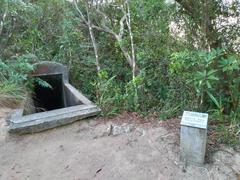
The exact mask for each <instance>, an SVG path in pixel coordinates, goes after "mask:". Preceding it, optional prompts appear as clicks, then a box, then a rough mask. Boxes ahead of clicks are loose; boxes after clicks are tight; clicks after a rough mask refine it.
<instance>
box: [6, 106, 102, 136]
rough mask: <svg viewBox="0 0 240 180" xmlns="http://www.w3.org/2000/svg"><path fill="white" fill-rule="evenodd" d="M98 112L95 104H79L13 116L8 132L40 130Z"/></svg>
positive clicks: (23, 132)
mask: <svg viewBox="0 0 240 180" xmlns="http://www.w3.org/2000/svg"><path fill="white" fill-rule="evenodd" d="M99 112H101V109H100V108H98V107H97V106H95V105H79V106H73V107H69V108H62V109H57V110H53V111H49V112H42V113H36V114H32V115H27V116H23V117H18V118H17V117H15V118H14V119H12V120H11V123H10V126H9V132H10V133H20V134H26V133H34V132H40V131H44V130H47V129H51V128H55V127H58V126H62V125H65V124H69V123H72V122H74V121H77V120H80V119H83V118H86V117H90V116H94V115H97V114H98V113H99Z"/></svg>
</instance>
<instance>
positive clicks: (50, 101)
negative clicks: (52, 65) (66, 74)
mask: <svg viewBox="0 0 240 180" xmlns="http://www.w3.org/2000/svg"><path fill="white" fill-rule="evenodd" d="M38 78H40V79H42V80H43V81H46V82H47V83H48V84H50V85H51V88H49V87H43V86H42V85H40V84H39V83H37V82H35V83H34V92H33V93H32V100H33V104H34V107H35V112H43V111H50V110H54V109H60V108H64V107H65V101H64V89H63V79H62V74H53V75H41V76H38Z"/></svg>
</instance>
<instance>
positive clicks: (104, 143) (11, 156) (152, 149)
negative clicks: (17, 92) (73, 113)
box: [0, 109, 240, 180]
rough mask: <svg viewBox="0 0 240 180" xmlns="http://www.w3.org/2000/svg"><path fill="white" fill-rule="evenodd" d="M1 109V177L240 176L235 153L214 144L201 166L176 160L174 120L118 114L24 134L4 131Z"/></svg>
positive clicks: (152, 179)
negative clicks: (206, 161)
mask: <svg viewBox="0 0 240 180" xmlns="http://www.w3.org/2000/svg"><path fill="white" fill-rule="evenodd" d="M9 111H10V110H9V109H1V112H0V179H1V180H28V179H30V180H35V179H36V180H60V179H61V180H62V179H63V180H92V179H98V180H168V179H173V180H175V179H176V180H180V179H184V180H187V179H191V180H198V179H203V180H206V179H216V180H218V179H219V180H224V179H229V180H239V179H240V176H239V174H240V153H239V152H236V151H234V150H232V149H231V148H226V147H224V146H221V147H219V151H217V152H215V153H211V154H209V155H208V163H206V164H205V165H204V166H203V167H197V166H192V165H189V164H184V163H182V162H180V161H179V127H178V124H179V120H177V119H176V120H172V121H170V123H166V122H159V121H156V120H154V118H150V117H149V118H147V119H146V118H145V119H143V118H141V117H139V116H138V115H137V114H134V113H123V114H121V115H119V116H117V117H115V118H112V119H103V118H94V119H88V120H82V121H78V122H76V123H73V124H70V125H68V126H63V127H60V128H56V129H52V130H49V131H45V132H42V133H36V134H29V135H21V136H18V135H9V134H8V133H7V125H6V122H5V120H4V119H5V117H6V114H7V113H8V112H9Z"/></svg>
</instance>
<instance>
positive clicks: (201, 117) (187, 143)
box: [180, 111, 208, 165]
mask: <svg viewBox="0 0 240 180" xmlns="http://www.w3.org/2000/svg"><path fill="white" fill-rule="evenodd" d="M207 124H208V114H206V113H198V112H191V111H184V112H183V116H182V120H181V133H180V160H181V161H184V162H187V163H192V164H196V165H203V164H204V158H205V152H206V142H207Z"/></svg>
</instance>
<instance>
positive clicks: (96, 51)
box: [87, 8, 101, 72]
mask: <svg viewBox="0 0 240 180" xmlns="http://www.w3.org/2000/svg"><path fill="white" fill-rule="evenodd" d="M87 18H88V20H87V21H88V30H89V34H90V38H91V41H92V45H93V49H94V54H95V59H96V67H97V72H99V71H100V70H101V68H100V64H99V55H98V47H97V43H96V38H95V36H94V33H93V29H92V23H91V20H90V16H89V11H88V8H87Z"/></svg>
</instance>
